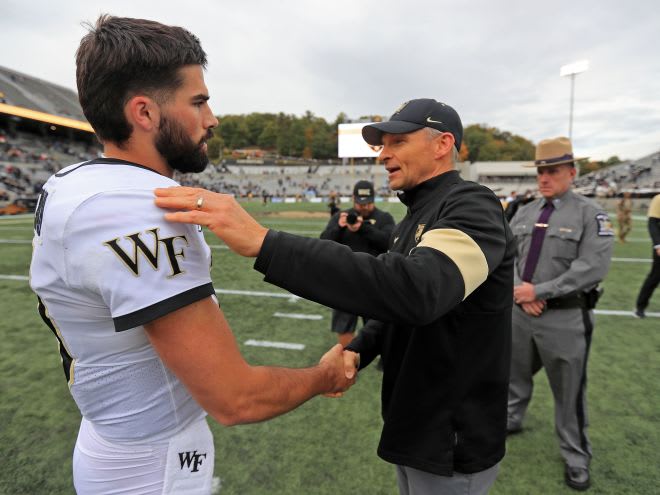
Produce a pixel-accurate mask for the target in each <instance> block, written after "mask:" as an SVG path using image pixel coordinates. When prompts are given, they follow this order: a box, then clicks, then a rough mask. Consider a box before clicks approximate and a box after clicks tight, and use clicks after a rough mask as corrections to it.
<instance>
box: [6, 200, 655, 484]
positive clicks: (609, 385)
mask: <svg viewBox="0 0 660 495" xmlns="http://www.w3.org/2000/svg"><path fill="white" fill-rule="evenodd" d="M382 206H383V209H387V210H390V211H391V213H392V214H393V215H394V216H395V218H396V219H397V220H398V219H400V218H401V217H402V216H403V209H402V207H401V205H399V204H384V205H382ZM247 207H248V209H249V210H250V211H251V213H253V214H254V215H255V216H257V217H258V218H259V220H260V221H261V222H263V223H264V224H265V225H267V226H269V227H272V228H275V229H278V230H286V231H289V232H294V233H300V234H301V235H309V236H313V237H317V236H318V234H319V233H320V232H321V230H322V229H323V227H324V226H325V222H326V220H327V218H326V217H324V216H321V217H316V218H315V217H313V216H309V217H308V218H289V217H288V216H286V215H285V216H282V215H281V213H282V212H283V211H286V210H301V209H302V208H306V209H308V210H316V211H325V206H324V205H322V204H320V205H307V206H304V207H303V206H302V205H288V204H287V205H268V206H267V207H263V206H262V205H260V204H258V203H251V204H248V205H247ZM301 216H302V215H301ZM31 222H32V219H31V218H29V217H22V218H0V253H2V255H1V256H0V311H1V313H0V314H1V315H2V325H1V326H0V338H1V340H2V347H1V348H0V396H1V397H2V399H1V401H0V454H1V459H2V461H1V464H0V466H1V467H0V494H26V495H41V494H68V493H73V485H72V481H71V453H72V449H73V445H74V443H75V439H76V434H77V430H78V425H79V422H80V417H79V413H78V410H77V409H76V406H75V404H74V402H73V400H72V399H71V397H70V395H69V392H68V389H67V386H66V382H65V379H64V375H63V373H62V367H61V364H60V359H59V354H58V352H57V346H56V341H55V338H54V337H53V335H52V334H51V332H50V331H49V330H48V329H47V328H46V326H45V325H44V324H43V322H41V320H40V319H39V317H38V314H37V311H36V298H35V296H34V295H33V294H32V292H31V291H30V289H29V287H28V284H27V281H26V280H24V279H22V278H21V277H25V276H26V275H27V274H28V265H29V260H30V253H31V245H30V242H29V241H30V239H31V237H32V231H31ZM630 238H631V242H629V243H627V244H623V245H622V244H617V245H616V247H615V251H614V257H616V258H642V259H649V258H650V240H649V238H648V233H647V231H646V226H645V222H644V220H643V219H641V218H637V219H636V220H635V223H634V228H633V231H632V233H631V235H630ZM207 239H208V240H209V243H210V244H211V245H213V246H215V247H216V249H214V264H213V280H214V283H215V286H216V289H221V290H224V289H228V290H237V291H259V292H271V293H278V294H281V293H282V292H283V291H282V290H281V289H278V288H276V287H273V286H270V285H268V284H266V283H264V282H263V281H262V280H261V276H260V274H258V273H257V272H255V271H254V270H252V260H246V259H242V258H239V257H238V256H236V255H234V254H232V253H231V252H229V251H228V250H227V249H223V247H222V246H220V245H219V243H218V241H217V240H216V239H215V238H213V237H212V236H207ZM649 268H650V263H648V262H623V261H614V262H613V263H612V267H611V270H610V274H609V276H608V277H607V279H606V281H605V284H604V286H605V294H604V296H603V298H602V300H601V303H600V304H599V308H598V309H599V310H626V311H630V310H631V309H632V308H633V306H634V300H635V297H636V295H637V291H638V289H639V287H640V285H641V282H642V280H643V278H644V276H645V275H646V273H647V272H648V270H649ZM7 276H18V277H17V278H14V279H12V278H10V277H7ZM219 297H220V301H221V305H222V308H223V310H224V311H225V313H226V314H227V317H228V319H229V322H230V324H231V326H232V328H233V330H234V333H235V334H236V338H237V340H238V342H239V344H240V346H241V351H242V352H243V354H244V356H245V357H246V358H247V360H248V361H249V362H250V363H252V364H267V365H283V366H291V367H302V366H309V365H312V364H314V363H315V362H317V361H318V359H319V358H320V356H321V355H322V354H323V353H324V352H325V351H326V350H327V349H328V348H329V347H330V346H332V345H333V344H334V343H335V336H334V334H331V333H330V331H329V325H330V323H329V316H330V311H329V310H328V309H327V308H324V307H322V306H319V305H317V304H315V303H311V302H308V301H304V300H295V299H290V298H280V297H265V296H259V297H257V296H251V295H246V294H223V293H221V294H220V295H219ZM648 311H650V312H658V311H660V293H657V294H655V298H654V300H653V301H652V304H651V306H650V307H649V308H648ZM275 313H303V314H315V315H322V317H323V319H321V320H296V319H288V318H281V317H275V316H274V314H275ZM248 339H257V340H270V341H281V342H291V343H302V344H304V345H305V348H304V350H302V351H297V350H283V349H274V348H263V347H253V346H248V345H245V342H246V341H247V340H248ZM659 350H660V318H657V317H649V318H647V319H645V320H637V319H634V318H633V317H632V316H631V315H625V316H613V315H598V316H597V321H596V330H595V334H594V340H593V346H592V350H591V358H590V364H589V389H588V396H589V408H590V410H589V413H590V420H591V421H590V422H591V428H590V436H591V440H592V442H593V449H594V459H593V462H592V479H593V485H592V488H591V491H590V493H594V494H612V495H620V494H652V493H660V427H659V425H660V394H659V393H658V392H659V387H658V377H660V357H659V353H658V351H659ZM379 397H380V373H379V372H378V371H377V370H376V369H375V367H370V368H368V369H367V370H365V371H364V372H362V373H361V376H360V379H359V381H358V383H357V385H356V386H355V387H354V388H353V389H351V390H350V391H349V392H348V393H347V394H346V395H345V396H344V397H343V398H341V399H327V398H322V397H319V398H315V399H313V400H311V401H309V402H307V403H306V404H304V405H303V406H302V407H300V408H299V409H297V410H296V411H294V412H292V413H290V414H288V415H285V416H282V417H279V418H276V419H274V420H272V421H269V422H265V423H261V424H256V425H245V426H236V427H231V428H226V427H223V426H220V425H219V424H217V423H215V422H214V421H213V420H209V422H210V424H211V428H212V429H213V431H214V434H215V444H216V461H215V476H217V477H219V478H220V482H221V488H220V492H219V493H221V494H270V495H276V494H287V495H288V494H338V493H362V494H367V495H371V494H396V493H397V489H396V481H395V475H394V468H393V467H392V466H391V465H389V464H387V463H385V462H384V461H381V460H380V459H379V458H378V457H377V456H376V453H375V450H376V446H377V443H378V438H379V435H380V427H381V419H380V399H379ZM552 418H553V412H552V401H551V396H550V391H549V388H548V384H547V380H546V378H545V375H544V374H543V373H540V374H539V375H538V376H537V380H536V389H535V396H534V400H533V401H532V404H531V406H530V410H529V413H528V416H527V421H526V423H525V432H524V433H523V434H520V435H516V436H514V437H511V438H510V440H509V442H508V446H507V447H508V448H507V450H508V452H507V456H506V457H505V459H504V461H503V463H502V467H501V471H500V476H499V478H498V480H497V482H496V484H495V487H494V489H493V490H492V492H491V493H493V494H496V495H502V494H562V493H573V491H572V490H570V489H569V488H567V487H566V486H565V485H564V483H563V465H562V460H561V458H560V456H559V449H558V446H557V440H556V437H555V434H554V426H553V420H552Z"/></svg>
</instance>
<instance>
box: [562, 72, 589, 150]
mask: <svg viewBox="0 0 660 495" xmlns="http://www.w3.org/2000/svg"><path fill="white" fill-rule="evenodd" d="M587 70H589V61H588V60H579V61H577V62H573V63H572V64H567V65H563V66H562V67H561V68H560V69H559V75H560V77H565V76H570V77H571V109H570V112H569V115H568V139H570V140H571V142H572V141H573V99H574V94H575V76H576V75H578V74H581V73H582V72H586V71H587Z"/></svg>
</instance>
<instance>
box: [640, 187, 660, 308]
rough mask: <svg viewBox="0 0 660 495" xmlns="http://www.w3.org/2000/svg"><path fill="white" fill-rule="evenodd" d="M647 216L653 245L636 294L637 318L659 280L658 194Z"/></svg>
mask: <svg viewBox="0 0 660 495" xmlns="http://www.w3.org/2000/svg"><path fill="white" fill-rule="evenodd" d="M648 217H649V220H648V227H649V235H650V236H651V243H652V246H653V265H651V271H650V272H649V273H648V275H647V276H646V278H645V279H644V283H643V284H642V286H641V287H640V289H639V294H638V296H637V304H636V307H635V316H637V317H638V318H645V317H646V307H647V306H648V305H649V301H650V300H651V296H652V295H653V291H654V290H655V289H656V287H657V286H658V283H659V282H660V194H656V195H655V196H654V197H653V200H651V205H650V206H649V213H648Z"/></svg>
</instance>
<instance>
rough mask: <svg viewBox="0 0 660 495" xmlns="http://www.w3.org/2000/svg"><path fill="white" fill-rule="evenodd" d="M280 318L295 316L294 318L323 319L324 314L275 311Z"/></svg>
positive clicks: (274, 314)
mask: <svg viewBox="0 0 660 495" xmlns="http://www.w3.org/2000/svg"><path fill="white" fill-rule="evenodd" d="M273 316H276V317H278V318H293V319H294V320H322V319H323V315H305V314H301V313H273Z"/></svg>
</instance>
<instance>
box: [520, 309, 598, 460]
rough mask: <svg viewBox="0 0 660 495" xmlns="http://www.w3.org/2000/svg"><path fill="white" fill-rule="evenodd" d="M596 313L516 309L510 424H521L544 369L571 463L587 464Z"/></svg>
mask: <svg viewBox="0 0 660 495" xmlns="http://www.w3.org/2000/svg"><path fill="white" fill-rule="evenodd" d="M592 330H593V312H592V311H587V310H583V309H581V308H571V309H550V310H546V311H544V312H543V314H542V315H541V316H539V317H534V316H529V315H527V314H526V313H525V312H524V311H523V310H522V309H520V308H519V307H518V306H516V305H514V308H513V349H512V355H511V378H510V382H509V406H508V427H509V429H517V428H520V427H521V426H522V422H523V418H524V416H525V411H526V410H527V406H528V405H529V401H530V400H531V398H532V390H533V388H534V382H533V376H534V374H535V373H536V372H537V371H539V370H540V369H541V368H544V369H545V372H546V375H547V377H548V382H549V383H550V388H551V389H552V395H553V397H554V402H555V429H556V432H557V435H558V436H559V447H560V450H561V455H562V457H563V458H564V461H565V462H566V464H568V465H570V466H576V467H588V466H589V461H590V459H591V443H590V442H589V437H588V436H587V426H588V418H587V397H586V393H587V390H586V386H587V358H588V355H589V347H590V345H591V334H592Z"/></svg>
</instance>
